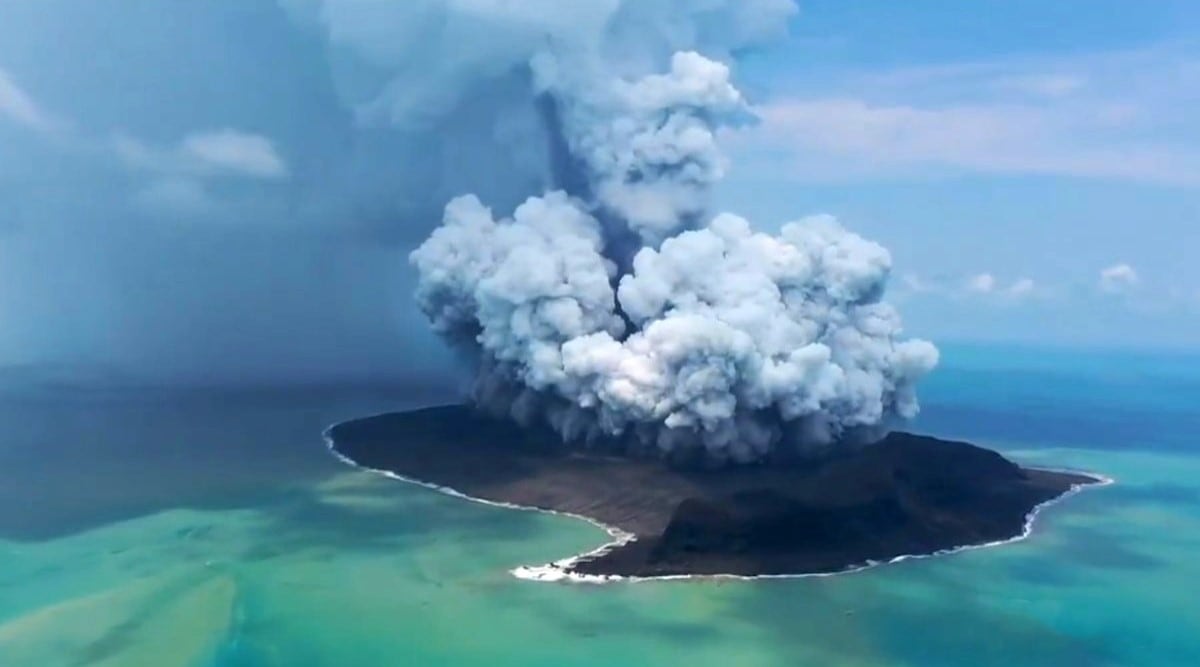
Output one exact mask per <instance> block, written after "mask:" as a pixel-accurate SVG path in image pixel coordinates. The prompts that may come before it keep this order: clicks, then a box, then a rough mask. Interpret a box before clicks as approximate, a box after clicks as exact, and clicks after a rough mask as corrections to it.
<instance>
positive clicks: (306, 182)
mask: <svg viewBox="0 0 1200 667" xmlns="http://www.w3.org/2000/svg"><path fill="white" fill-rule="evenodd" d="M436 4H438V3H436V2H433V1H432V0H429V1H425V0H422V2H414V3H411V4H410V5H394V4H389V3H370V2H361V1H360V2H357V3H356V2H329V3H328V4H326V5H323V4H322V0H279V1H278V2H277V1H276V0H246V1H245V2H228V3H177V2H171V1H168V0H149V1H145V2H134V1H133V0H118V1H115V2H110V3H80V2H74V1H71V0H10V1H9V2H6V3H5V6H4V18H3V20H2V21H0V369H2V370H3V372H4V373H10V374H20V373H21V372H24V371H23V370H22V369H30V368H35V369H46V368H63V369H71V370H70V372H78V371H77V370H75V369H81V368H89V369H96V370H95V371H94V372H96V373H102V374H104V375H105V376H106V377H109V376H112V377H122V376H130V377H134V378H138V379H139V380H148V381H172V382H176V381H178V382H184V381H186V382H231V381H234V382H276V381H292V380H305V381H334V380H340V379H345V378H352V379H387V378H392V377H396V376H399V375H403V376H404V377H407V378H428V379H429V381H431V382H435V381H439V380H438V378H441V377H443V376H444V372H443V370H444V368H445V367H446V365H447V364H450V363H452V360H451V358H450V356H449V355H448V353H446V352H445V351H444V349H443V348H442V346H441V345H440V344H438V343H437V341H436V340H435V339H434V337H433V336H432V335H431V334H430V333H429V332H428V330H427V327H426V326H425V324H424V322H423V319H422V318H421V316H420V314H419V313H418V312H417V309H416V306H415V304H414V303H413V300H412V289H413V285H414V277H413V274H412V270H411V268H410V267H409V266H408V264H407V260H406V256H407V254H408V252H409V251H410V250H411V249H412V248H413V247H415V246H416V244H417V243H419V242H420V240H421V239H422V238H424V236H425V235H426V234H427V233H428V232H429V230H431V229H432V228H433V227H434V226H435V225H436V224H437V222H438V220H439V218H440V208H441V205H442V204H444V203H445V201H447V200H449V199H450V198H451V197H453V196H456V195H458V194H462V193H464V192H475V193H478V194H479V195H480V197H481V198H482V199H484V200H485V201H488V202H489V203H491V204H492V205H493V206H495V207H497V208H498V209H502V210H510V209H511V207H512V206H513V205H515V204H516V203H517V202H519V201H520V199H522V198H524V197H525V196H528V195H529V194H533V193H534V192H536V191H537V188H538V187H539V184H540V183H541V182H542V179H543V178H544V174H542V173H541V171H542V166H541V165H540V162H539V161H540V159H541V158H540V155H539V154H538V153H537V151H536V150H535V148H536V147H537V146H538V144H537V142H536V138H535V137H533V129H531V124H532V123H533V122H534V120H533V119H534V116H533V115H532V114H529V113H521V112H518V111H512V110H514V109H518V108H519V107H520V106H521V104H522V103H525V102H527V100H526V99H525V97H527V95H526V96H517V95H516V94H515V93H514V92H513V91H516V90H519V89H520V86H521V85H527V77H528V75H527V74H523V73H522V72H521V71H519V70H518V69H504V68H502V67H499V66H498V65H496V63H506V62H510V61H513V62H515V61H516V59H519V57H520V56H521V54H523V53H524V51H523V49H526V48H528V44H529V43H531V42H535V41H536V39H537V36H536V33H529V32H524V31H522V30H513V31H511V32H505V31H503V30H500V31H497V30H494V29H488V28H487V26H483V27H480V26H477V25H473V24H471V23H470V22H465V23H461V24H447V23H445V22H440V23H439V22H437V21H436V20H435V19H436V18H437V16H436V12H433V13H430V14H429V15H428V16H427V15H426V14H423V13H421V8H422V7H426V6H433V5H436ZM465 4H469V3H465ZM477 4H481V5H482V4H486V3H482V2H481V3H477ZM593 4H595V5H599V4H600V3H593ZM660 4H665V3H660ZM685 4H686V3H685ZM542 5H545V6H546V7H550V6H551V5H547V4H546V3H540V2H531V3H530V4H529V5H527V10H528V11H530V12H533V11H536V10H537V9H538V7H540V6H542ZM316 7H325V8H326V9H327V10H328V11H326V12H325V13H324V14H321V13H319V12H317V11H315V10H314V8H316ZM347 7H349V9H347ZM413 7H416V8H417V9H412V8H413ZM339 8H340V9H339ZM410 9H411V13H406V12H409V10H410ZM368 10H370V11H371V12H374V14H373V15H369V16H368V18H369V19H370V20H362V16H361V15H359V16H356V15H355V13H356V12H360V13H361V12H368ZM339 11H341V12H344V13H345V14H344V15H343V14H338V12H339ZM431 12H432V10H431ZM368 13H369V12H368ZM363 15H366V14H363ZM396 15H401V16H396ZM431 16H432V17H433V18H430V17H431ZM538 20H540V18H538V17H535V18H530V17H522V18H521V20H513V21H512V22H511V25H513V26H516V27H517V28H521V27H522V26H525V25H527V24H537V21H538ZM570 20H571V19H570V17H567V18H566V19H564V25H568V24H569V23H570ZM430 21H432V22H430ZM482 42H486V47H487V48H482V47H479V48H476V47H477V46H478V43H482ZM463 45H470V46H471V47H472V48H470V49H468V48H464V46H463ZM464 53H465V54H466V55H463V54H464ZM733 56H734V58H735V62H734V72H735V79H736V80H737V81H738V83H739V85H740V87H741V88H742V89H743V91H744V92H745V93H746V95H747V97H748V99H749V101H750V103H751V106H752V109H753V111H754V113H755V115H756V116H757V119H758V120H757V121H756V122H754V123H751V124H749V125H747V126H744V127H740V128H736V129H731V130H729V131H727V132H726V133H725V134H724V135H723V136H722V137H721V139H722V142H723V144H724V146H725V149H726V151H727V152H728V154H729V156H730V163H731V167H730V170H729V176H728V178H727V179H726V181H725V182H724V183H723V185H722V186H721V188H720V190H719V191H718V193H717V204H718V207H719V208H720V209H722V210H731V211H734V212H737V213H739V214H741V215H744V216H746V217H747V218H749V219H750V220H752V221H754V223H755V224H756V225H758V226H759V227H762V228H764V229H771V230H773V229H777V228H778V227H779V225H780V224H782V223H783V222H786V221H789V220H794V219H797V218H800V217H803V216H806V215H810V214H814V213H829V214H833V215H835V216H837V217H838V218H839V219H840V220H841V221H842V222H843V223H844V224H845V225H847V226H848V227H849V228H850V229H852V230H854V231H856V232H858V233H860V234H862V235H864V236H866V237H868V238H872V239H874V240H877V241H879V242H880V243H882V244H883V245H884V246H886V247H887V248H888V249H889V250H890V251H891V253H892V256H893V260H894V268H893V273H892V278H891V285H890V288H889V300H890V301H892V302H893V303H895V304H896V305H897V306H898V307H899V308H900V310H901V313H902V314H903V316H904V318H905V322H906V325H907V326H906V330H907V331H908V332H909V333H912V334H915V335H920V336H923V337H926V338H929V339H931V340H933V341H935V342H943V341H1016V342H1022V343H1047V344H1054V345H1064V344H1065V345H1086V346H1119V347H1137V348H1158V347H1169V348H1188V349H1195V348H1197V347H1200V265H1198V264H1197V263H1196V262H1194V261H1193V260H1192V256H1193V255H1194V253H1195V252H1196V249H1197V248H1200V222H1198V220H1197V218H1198V217H1200V120H1197V118H1198V117H1200V116H1198V115H1197V114H1195V113H1194V112H1193V111H1192V110H1194V109H1195V108H1197V102H1198V101H1200V100H1198V99H1197V98H1198V97H1200V5H1197V4H1196V3H1194V2H1185V1H1176V2H1172V1H1171V0H1161V1H1159V2H1154V3H1132V2H1119V1H1115V0H1063V1H1061V2H1056V3H1045V2H1034V1H1032V0H1010V1H1006V2H1001V1H999V0H979V1H977V2H972V3H944V2H935V1H933V0H917V1H913V2H905V3H896V2H889V1H886V0H871V1H862V2H855V3H845V2H838V1H835V0H807V1H803V2H801V3H800V11H799V12H798V13H797V14H796V15H795V16H794V17H793V18H792V19H791V21H790V25H789V30H788V34H787V35H785V36H782V38H781V39H777V40H775V41H773V42H771V43H769V44H767V45H765V46H760V47H756V48H753V49H745V50H738V51H736V52H735V53H734V54H733ZM523 77H524V78H523ZM447 82H453V85H450V84H449V83H447ZM510 111H512V112H511V113H510ZM531 147H532V148H531ZM39 372H40V371H39Z"/></svg>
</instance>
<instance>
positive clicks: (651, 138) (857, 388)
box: [411, 1, 938, 462]
mask: <svg viewBox="0 0 1200 667" xmlns="http://www.w3.org/2000/svg"><path fill="white" fill-rule="evenodd" d="M754 4H755V3H747V4H743V3H732V2H730V3H726V2H723V1H717V2H713V3H710V5H709V9H710V10H711V11H712V12H717V13H721V12H725V11H735V9H734V8H739V9H740V10H742V11H744V10H745V8H746V7H749V6H752V5H754ZM770 5H771V3H762V6H770ZM633 6H634V5H632V4H631V5H630V7H633ZM636 6H637V7H639V9H638V10H636V11H637V12H640V11H646V9H645V8H648V7H654V6H656V3H653V2H648V3H645V4H637V5H636ZM631 11H633V10H631ZM639 34H640V32H639ZM684 34H688V33H684ZM716 34H718V35H723V34H724V33H721V32H718V33H716ZM688 46H689V48H688V49H681V50H676V51H675V52H674V53H672V54H669V56H668V57H665V58H662V59H658V60H657V61H656V60H655V59H651V60H648V61H646V62H641V61H640V60H636V59H635V60H634V61H632V62H631V61H630V60H629V59H628V56H629V53H627V52H626V51H624V50H620V49H618V50H614V51H612V52H609V51H606V50H604V49H593V48H591V45H588V44H586V43H582V44H552V45H550V46H549V47H547V48H546V50H545V51H543V52H541V53H538V54H536V55H535V56H534V57H533V59H532V60H531V62H532V63H533V74H534V86H535V87H534V93H535V94H538V95H540V96H543V97H544V99H545V101H546V103H548V104H552V105H553V109H554V111H555V120H556V123H555V124H554V125H552V126H551V128H550V129H551V131H552V132H556V133H557V137H554V138H555V139H557V141H551V144H552V145H555V144H557V145H560V146H561V149H562V150H564V151H565V152H566V154H567V155H566V156H565V158H567V159H564V160H563V162H564V169H563V170H562V171H559V172H557V173H556V175H557V176H558V181H559V183H560V184H561V186H562V189H561V190H559V189H552V190H551V191H549V192H548V193H544V194H543V193H539V192H535V193H531V194H532V196H531V197H530V198H528V199H527V200H526V201H525V202H524V203H523V204H521V205H520V206H518V207H517V208H516V210H515V211H514V213H513V214H512V216H511V217H507V218H506V217H499V218H498V217H497V216H494V215H493V214H492V212H491V211H490V210H488V209H487V208H486V207H485V206H484V205H483V203H482V202H481V201H480V199H479V198H478V197H475V196H464V197H459V198H456V199H454V200H453V201H451V202H450V203H449V205H447V207H446V209H445V215H444V219H443V224H442V226H441V227H439V228H438V229H436V230H435V231H434V233H433V234H432V235H431V236H430V237H429V239H428V240H427V241H426V242H425V243H424V244H422V245H421V246H420V247H419V248H418V249H417V250H416V251H414V252H413V253H412V255H411V261H412V263H413V264H414V265H415V266H416V268H417V270H418V273H419V275H420V283H419V287H418V290H417V299H418V302H419V304H420V306H421V309H422V310H423V311H424V312H425V314H426V316H427V317H428V318H429V320H430V322H431V323H432V325H433V328H434V329H435V330H436V331H438V332H439V333H440V334H442V335H443V336H445V337H446V338H447V339H449V340H450V341H452V342H453V343H454V344H456V345H458V346H461V347H463V348H465V349H466V350H467V351H468V355H467V356H468V357H469V358H472V359H476V360H477V362H478V370H479V375H478V378H477V382H476V388H475V398H476V400H477V401H478V402H479V403H480V404H481V405H483V406H484V407H487V408H489V409H492V410H495V411H497V412H500V413H502V414H507V415H511V416H513V417H516V418H517V419H520V420H525V419H540V418H547V419H548V420H549V421H550V423H551V424H552V425H553V426H555V427H556V428H557V429H558V430H559V431H560V432H561V433H562V434H563V436H564V438H565V439H567V440H569V441H592V440H595V439H597V438H600V437H602V436H606V437H612V436H621V437H624V438H626V440H628V442H629V444H630V445H631V446H634V447H639V448H643V449H645V450H648V451H651V452H657V453H661V454H667V455H676V454H679V453H687V454H688V455H692V454H699V455H701V456H706V457H707V458H709V459H710V460H713V461H718V462H728V461H735V462H750V461H759V460H763V459H766V458H769V457H771V456H772V455H775V454H778V453H780V452H781V451H783V452H788V453H792V454H795V453H798V452H803V453H807V454H816V453H818V452H824V451H825V450H826V448H828V447H831V446H835V445H838V444H846V443H850V442H854V441H856V439H858V438H860V437H864V436H867V435H875V434H877V433H878V431H879V430H880V429H883V428H886V427H887V425H888V423H889V422H890V421H891V420H893V419H896V418H907V417H911V416H913V415H914V414H915V413H916V410H917V401H916V395H915V385H916V382H917V381H918V380H919V379H920V378H921V377H922V376H923V375H924V374H925V373H927V372H928V371H929V370H930V369H932V368H933V366H934V365H935V364H936V363H937V358H938V353H937V350H936V348H934V347H933V345H931V344H929V343H927V342H925V341H920V340H903V339H902V337H901V327H900V318H899V316H898V314H897V313H896V311H895V310H894V309H893V308H892V307H890V306H889V305H887V304H886V303H884V302H883V301H882V299H883V294H884V290H885V287H886V284H887V281H888V277H889V275H890V272H891V256H890V255H889V253H888V252H887V250H885V249H884V248H882V247H881V246H879V245H878V244H875V243H873V242H870V241H868V240H866V239H863V238H861V237H859V236H857V235H855V234H852V233H850V232H848V231H846V230H845V229H843V228H842V227H841V226H840V225H839V224H838V223H837V222H836V221H835V220H834V219H833V218H831V217H829V216H816V217H812V218H806V219H803V220H799V221H797V222H793V223H790V224H787V225H784V226H783V228H782V231H781V233H780V234H779V235H778V236H771V235H767V234H763V233H757V232H754V231H753V230H752V229H751V226H750V224H749V222H747V221H746V220H745V219H742V218H740V217H738V216H735V215H732V214H728V213H725V214H719V215H712V213H711V212H709V210H708V195H709V191H710V190H711V188H712V186H713V185H714V184H715V183H716V182H718V181H719V180H720V179H721V177H722V176H723V174H724V157H723V155H722V154H721V152H720V150H719V147H718V145H717V141H716V134H715V130H716V129H717V128H718V127H720V126H721V125H723V124H726V123H732V122H736V121H737V117H738V116H739V114H742V113H744V105H743V102H742V97H741V94H740V93H739V92H738V91H737V90H736V89H735V88H734V87H733V86H732V85H731V83H730V81H729V75H730V71H729V68H728V67H727V66H726V65H725V64H723V63H721V62H720V61H718V60H714V59H712V58H710V57H708V56H706V55H701V54H700V53H699V52H698V51H695V50H692V49H691V48H690V47H691V46H693V45H688ZM698 46H700V47H703V46H705V45H704V44H703V40H701V43H700V44H699V45H698ZM645 47H646V44H645V43H640V44H639V45H638V46H637V48H639V49H644V48H645ZM715 50H716V52H717V53H720V48H717V49H715ZM630 69H632V70H634V71H630Z"/></svg>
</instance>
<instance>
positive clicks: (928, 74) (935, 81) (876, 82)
mask: <svg viewBox="0 0 1200 667" xmlns="http://www.w3.org/2000/svg"><path fill="white" fill-rule="evenodd" d="M1197 90H1200V56H1197V55H1194V54H1190V53H1180V52H1177V51H1174V50H1170V49H1158V50H1155V49H1149V50H1146V51H1142V52H1130V53H1115V54H1099V55H1094V56H1090V57H1075V58H1071V59H1060V60H1013V61H1000V62H995V63H966V64H951V65H939V66H932V67H930V66H922V67H909V68H901V69H897V70H892V71H887V72H882V73H880V72H848V73H845V75H844V76H841V77H838V78H837V81H835V82H833V83H830V82H828V81H822V82H821V85H820V86H819V87H815V88H812V87H810V88H808V89H804V88H801V89H799V90H792V91H790V92H789V91H785V92H783V93H782V95H781V96H780V97H778V98H776V99H774V100H771V101H769V102H767V103H765V104H763V105H761V106H759V107H757V108H756V112H757V114H758V116H759V117H760V119H761V122H760V123H759V124H758V125H756V126H753V127H750V128H747V129H741V130H735V131H732V132H730V133H728V136H729V138H730V140H731V141H732V142H733V144H734V146H735V150H737V151H738V152H739V157H746V158H748V159H749V160H751V161H754V160H755V159H756V158H757V159H758V160H759V161H763V160H765V161H768V162H770V163H771V164H772V165H773V166H775V167H776V168H777V169H779V170H780V171H782V172H783V173H784V174H785V175H787V174H790V175H791V176H792V177H793V178H796V179H799V180H823V181H827V180H847V179H850V180H853V179H862V178H864V177H895V176H911V175H914V174H917V175H920V174H923V173H926V172H930V171H933V172H939V171H946V170H952V171H953V170H957V171H970V172H983V173H1004V174H1043V175H1060V176H1073V177H1084V178H1103V179H1116V180H1125V181H1134V182H1148V183H1158V184H1166V185H1173V186H1200V142H1197V141H1196V140H1195V137H1194V134H1193V135H1191V136H1190V139H1191V140H1189V139H1188V137H1189V135H1188V133H1186V132H1184V133H1181V134H1180V135H1177V134H1176V133H1174V132H1173V129H1175V128H1180V127H1184V128H1186V127H1191V126H1192V121H1190V120H1189V118H1188V113H1187V111H1186V110H1187V109H1190V108H1195V105H1196V104H1200V95H1197V93H1196V92H1194V91H1197ZM1181 137H1182V138H1181Z"/></svg>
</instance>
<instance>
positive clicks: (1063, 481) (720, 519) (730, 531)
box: [328, 406, 1100, 577]
mask: <svg viewBox="0 0 1200 667" xmlns="http://www.w3.org/2000/svg"><path fill="white" fill-rule="evenodd" d="M328 437H329V440H330V443H331V446H332V447H333V449H334V450H335V451H336V452H337V453H339V454H341V455H342V456H344V457H346V458H348V459H350V460H351V461H353V462H355V463H357V464H359V465H361V466H364V467H367V468H373V469H377V470H386V471H390V472H393V473H395V474H397V475H400V476H402V477H406V478H409V479H414V480H418V481H421V482H426V483H430V484H435V485H438V486H445V487H450V488H452V489H454V490H456V491H459V492H461V493H463V494H466V495H468V496H473V497H475V498H480V499H483V500H489V501H494V502H504V503H512V504H515V505H522V506H527V507H535V508H539V509H546V510H554V511H557V512H566V513H570V514H577V515H582V516H585V517H588V518H591V519H594V520H596V521H598V522H600V523H603V524H606V525H608V526H611V527H615V528H618V529H620V530H622V531H624V532H627V533H631V534H633V535H635V536H636V538H637V539H636V540H634V541H632V542H629V543H626V544H624V545H622V546H618V547H615V548H613V549H610V550H608V551H607V552H605V553H601V554H599V555H595V556H593V557H589V558H585V559H582V560H580V561H579V562H576V563H575V564H574V565H573V566H571V567H570V572H574V573H579V574H589V575H621V576H638V577H650V576H664V575H680V574H699V575H712V574H736V575H761V574H807V573H825V572H838V571H841V570H846V569H849V568H853V567H856V566H861V565H866V564H868V563H870V562H879V561H887V560H890V559H892V558H895V557H897V556H901V555H923V554H931V553H935V552H938V551H943V550H946V549H952V548H955V547H961V546H967V545H973V544H985V543H989V542H996V541H1000V540H1005V539H1008V538H1012V537H1015V536H1018V535H1020V534H1021V533H1022V532H1023V530H1024V528H1025V522H1026V517H1027V515H1028V514H1029V513H1030V512H1032V511H1033V510H1034V508H1036V507H1037V506H1038V505H1040V504H1041V503H1044V502H1046V501H1048V500H1052V499H1054V498H1057V497H1058V496H1060V495H1062V494H1064V493H1066V492H1068V491H1070V490H1071V489H1072V488H1074V487H1076V486H1079V485H1084V484H1094V483H1097V482H1099V481H1100V480H1098V479H1096V478H1094V477H1090V476H1087V475H1083V474H1077V473H1067V472H1054V471H1049V470H1038V469H1032V468H1021V467H1019V466H1017V465H1016V464H1014V463H1012V462H1011V461H1008V460H1007V459H1005V458H1004V457H1002V456H1000V455H999V454H997V453H996V452H993V451H991V450H988V449H983V448H980V447H976V446H974V445H970V444H967V443H965V442H952V441H947V440H938V439H936V438H930V437H926V436H919V435H912V434H909V433H899V432H895V433H892V434H890V435H888V436H887V437H886V438H884V439H883V440H881V441H880V442H878V443H876V444H873V445H870V446H868V447H865V448H863V449H861V450H857V451H855V452H853V453H851V454H848V455H846V456H843V457H841V458H836V459H831V460H828V461H825V462H823V463H821V464H819V465H818V464H811V463H810V464H807V465H800V464H791V465H771V466H741V467H730V468H725V469H721V470H694V469H680V468H677V467H671V466H668V465H666V464H664V463H663V462H661V461H655V460H646V459H630V458H624V457H617V456H603V455H598V454H594V453H588V452H583V451H579V450H577V449H571V448H567V447H565V446H564V445H562V444H561V443H560V442H559V440H558V437H557V436H556V435H555V434H554V433H552V432H551V431H550V430H549V429H532V430H530V429H524V428H521V427H518V426H516V425H515V424H512V423H510V422H508V421H500V420H494V419H489V418H486V417H483V416H480V415H478V414H477V413H475V412H474V411H473V410H472V409H471V408H469V407H466V406H445V407H436V408H428V409H423V410H416V411H413V412H404V413H393V414H386V415H380V416H377V417H368V418H365V419H357V420H353V421H349V422H344V423H341V424H337V425H336V426H334V427H332V428H331V429H330V430H329V432H328Z"/></svg>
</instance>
